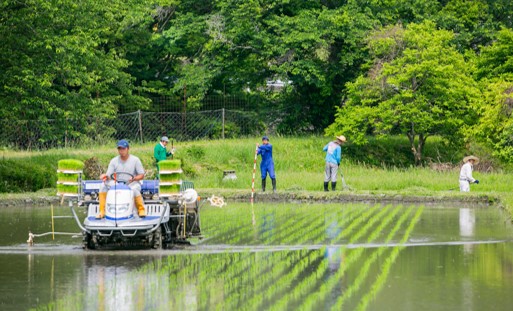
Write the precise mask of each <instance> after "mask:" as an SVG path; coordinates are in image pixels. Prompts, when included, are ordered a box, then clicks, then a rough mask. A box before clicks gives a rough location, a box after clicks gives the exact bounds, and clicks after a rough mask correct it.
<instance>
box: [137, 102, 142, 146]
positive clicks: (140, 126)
mask: <svg viewBox="0 0 513 311" xmlns="http://www.w3.org/2000/svg"><path fill="white" fill-rule="evenodd" d="M137 112H139V135H140V138H141V144H142V143H143V131H142V112H141V110H140V109H139V110H137Z"/></svg>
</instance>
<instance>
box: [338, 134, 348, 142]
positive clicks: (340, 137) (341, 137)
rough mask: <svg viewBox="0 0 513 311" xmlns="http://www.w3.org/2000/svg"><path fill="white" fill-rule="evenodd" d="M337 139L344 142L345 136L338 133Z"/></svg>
mask: <svg viewBox="0 0 513 311" xmlns="http://www.w3.org/2000/svg"><path fill="white" fill-rule="evenodd" d="M337 140H339V141H341V142H343V143H345V142H346V137H345V136H344V135H340V136H337Z"/></svg>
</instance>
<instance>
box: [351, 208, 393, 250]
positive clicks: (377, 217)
mask: <svg viewBox="0 0 513 311" xmlns="http://www.w3.org/2000/svg"><path fill="white" fill-rule="evenodd" d="M389 209H390V205H387V206H385V207H383V208H381V209H380V211H379V212H378V213H376V214H374V215H372V217H370V218H367V219H362V220H363V221H364V225H363V226H362V227H360V229H359V230H358V231H357V232H356V233H354V234H352V235H351V238H350V239H349V243H354V242H356V241H358V239H360V238H361V237H362V236H364V235H365V234H366V233H367V232H368V231H369V230H372V229H373V228H372V226H373V225H374V224H375V223H376V222H378V221H380V220H381V218H382V217H383V216H384V215H386V213H387V212H388V210H389ZM369 216H370V215H369ZM360 224H361V222H360Z"/></svg>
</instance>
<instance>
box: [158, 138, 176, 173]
mask: <svg viewBox="0 0 513 311" xmlns="http://www.w3.org/2000/svg"><path fill="white" fill-rule="evenodd" d="M168 143H169V138H167V136H162V138H161V139H160V142H159V143H158V144H157V145H156V146H155V148H154V149H153V157H154V158H155V161H157V173H158V172H159V165H158V163H159V161H162V160H165V159H167V158H168V157H171V159H172V158H173V155H174V153H175V149H174V148H173V149H171V151H169V152H168V151H167V149H166V146H167V144H168Z"/></svg>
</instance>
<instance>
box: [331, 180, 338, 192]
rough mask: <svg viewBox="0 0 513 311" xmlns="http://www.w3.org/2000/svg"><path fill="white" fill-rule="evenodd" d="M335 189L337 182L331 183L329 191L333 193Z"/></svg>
mask: <svg viewBox="0 0 513 311" xmlns="http://www.w3.org/2000/svg"><path fill="white" fill-rule="evenodd" d="M336 188H337V182H336V181H332V182H331V190H332V191H335V189H336Z"/></svg>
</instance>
